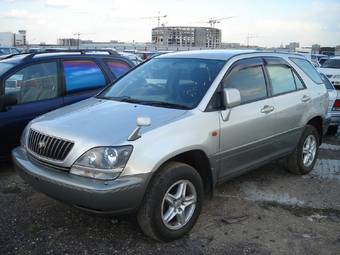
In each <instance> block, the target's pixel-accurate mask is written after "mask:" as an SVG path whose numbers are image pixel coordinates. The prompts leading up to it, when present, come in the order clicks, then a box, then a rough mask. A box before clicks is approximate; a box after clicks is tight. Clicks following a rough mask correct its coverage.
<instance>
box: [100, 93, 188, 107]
mask: <svg viewBox="0 0 340 255" xmlns="http://www.w3.org/2000/svg"><path fill="white" fill-rule="evenodd" d="M100 98H103V99H109V100H114V101H120V102H126V103H135V104H143V105H152V106H160V107H167V108H176V109H185V110H189V109H191V108H190V107H189V106H186V105H182V104H176V103H168V102H162V101H153V100H140V99H136V98H132V97H130V96H119V97H100Z"/></svg>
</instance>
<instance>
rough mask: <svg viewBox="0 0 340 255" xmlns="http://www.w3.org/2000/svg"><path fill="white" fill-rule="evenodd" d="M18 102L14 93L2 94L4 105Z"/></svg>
mask: <svg viewBox="0 0 340 255" xmlns="http://www.w3.org/2000/svg"><path fill="white" fill-rule="evenodd" d="M17 103H18V99H17V96H16V95H15V94H14V93H9V94H7V95H5V96H4V103H3V106H4V107H8V106H13V105H16V104H17Z"/></svg>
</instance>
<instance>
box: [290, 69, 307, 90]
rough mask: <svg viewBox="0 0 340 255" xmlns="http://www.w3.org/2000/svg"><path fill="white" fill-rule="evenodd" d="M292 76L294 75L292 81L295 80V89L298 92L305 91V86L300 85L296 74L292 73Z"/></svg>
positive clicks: (299, 79)
mask: <svg viewBox="0 0 340 255" xmlns="http://www.w3.org/2000/svg"><path fill="white" fill-rule="evenodd" d="M293 75H294V80H295V84H296V88H297V89H298V90H300V89H305V85H304V84H303V83H302V81H301V78H300V77H299V76H297V74H296V73H295V72H293Z"/></svg>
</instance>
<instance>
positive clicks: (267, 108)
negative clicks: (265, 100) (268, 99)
mask: <svg viewBox="0 0 340 255" xmlns="http://www.w3.org/2000/svg"><path fill="white" fill-rule="evenodd" d="M274 110H275V108H274V106H271V105H265V106H263V108H262V109H261V112H262V113H265V114H268V113H270V112H272V111H274Z"/></svg>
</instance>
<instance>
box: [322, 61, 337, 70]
mask: <svg viewBox="0 0 340 255" xmlns="http://www.w3.org/2000/svg"><path fill="white" fill-rule="evenodd" d="M321 67H324V68H336V69H340V59H327V60H326V61H325V62H324V63H323V64H322V66H321Z"/></svg>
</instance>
